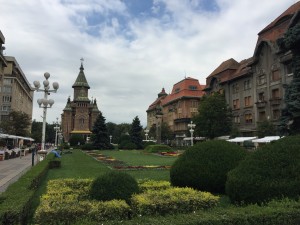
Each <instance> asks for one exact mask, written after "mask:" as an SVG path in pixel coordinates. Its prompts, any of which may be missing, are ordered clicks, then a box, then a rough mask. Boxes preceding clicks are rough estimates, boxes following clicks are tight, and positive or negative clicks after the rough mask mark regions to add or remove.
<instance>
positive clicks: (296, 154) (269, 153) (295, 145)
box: [226, 136, 300, 203]
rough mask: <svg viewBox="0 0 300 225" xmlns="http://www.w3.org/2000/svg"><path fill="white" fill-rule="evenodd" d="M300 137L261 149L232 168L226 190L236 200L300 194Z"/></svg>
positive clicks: (281, 140)
mask: <svg viewBox="0 0 300 225" xmlns="http://www.w3.org/2000/svg"><path fill="white" fill-rule="evenodd" d="M299 187H300V136H291V137H285V138H282V139H280V140H278V141H275V142H273V143H270V144H266V145H264V146H263V147H261V148H259V149H258V150H257V151H255V152H254V153H252V154H251V155H250V156H249V157H247V158H246V160H245V161H243V162H242V163H241V164H240V165H239V166H238V167H237V168H235V169H234V170H232V171H230V173H229V174H228V180H227V183H226V193H227V194H228V196H229V197H230V199H231V201H233V202H246V203H261V202H264V201H268V200H271V199H273V198H281V197H284V196H285V197H290V198H297V197H298V196H299V195H300V188H299Z"/></svg>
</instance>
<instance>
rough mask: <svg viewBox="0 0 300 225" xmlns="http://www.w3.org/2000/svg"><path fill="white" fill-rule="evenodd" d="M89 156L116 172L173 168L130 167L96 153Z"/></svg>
mask: <svg viewBox="0 0 300 225" xmlns="http://www.w3.org/2000/svg"><path fill="white" fill-rule="evenodd" d="M86 153H87V154H88V155H90V156H92V157H93V158H95V159H96V160H98V161H101V162H102V163H104V164H106V165H108V166H110V167H112V168H114V169H116V170H145V169H170V168H171V166H161V165H142V166H130V165H127V164H126V163H125V162H123V161H121V160H117V159H115V158H113V157H110V156H106V155H103V154H101V153H98V152H95V151H87V152H86Z"/></svg>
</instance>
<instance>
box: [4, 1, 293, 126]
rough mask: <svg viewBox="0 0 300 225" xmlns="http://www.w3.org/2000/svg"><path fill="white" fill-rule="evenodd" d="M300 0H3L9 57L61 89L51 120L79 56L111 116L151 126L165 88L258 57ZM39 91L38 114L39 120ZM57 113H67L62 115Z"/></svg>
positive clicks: (62, 102)
mask: <svg viewBox="0 0 300 225" xmlns="http://www.w3.org/2000/svg"><path fill="white" fill-rule="evenodd" d="M295 2H296V1H295V0H276V1H274V0H26V1H25V0H24V1H23V0H9V1H7V0H0V5H1V10H0V12H1V13H0V30H1V31H2V33H3V35H4V36H5V47H6V50H5V51H4V54H5V55H7V56H14V57H15V58H16V59H17V61H18V63H19V65H20V66H21V68H22V70H23V72H24V73H25V75H26V77H27V79H28V81H29V82H30V83H31V84H32V83H33V81H34V80H39V81H40V82H41V83H42V82H43V80H44V76H43V74H44V72H49V73H50V75H51V77H50V79H49V81H50V83H52V82H54V81H57V82H58V83H59V84H60V88H59V90H58V92H57V93H56V94H51V95H50V98H52V99H54V101H55V104H54V105H53V107H52V108H51V109H49V110H48V114H47V122H48V123H52V122H54V121H56V117H59V118H60V116H61V113H62V110H63V108H64V107H65V105H66V102H67V98H68V96H71V99H72V100H73V89H72V85H73V83H74V82H75V79H76V77H77V75H78V73H79V67H80V58H82V57H83V58H84V62H83V64H84V69H85V70H84V72H85V75H86V78H87V80H88V83H89V85H90V87H91V89H90V90H89V97H90V99H92V97H93V99H95V98H96V99H97V103H98V107H99V109H100V110H101V111H102V113H103V115H104V117H105V118H106V122H114V123H117V124H119V123H123V122H125V123H132V120H133V118H134V117H135V116H138V117H139V118H140V120H141V124H142V125H143V126H145V125H146V123H147V121H146V118H147V117H146V116H147V115H146V110H147V108H148V106H149V105H150V104H151V103H152V102H153V101H154V100H155V99H156V98H157V94H158V93H159V92H160V91H161V89H162V88H163V87H164V88H165V89H166V92H167V93H170V92H171V91H172V86H173V84H175V83H177V82H179V81H181V80H182V79H184V77H185V76H186V77H188V76H189V77H193V78H196V79H198V80H199V81H200V83H201V84H205V80H206V77H207V76H208V75H209V74H210V73H211V72H212V71H213V70H214V69H215V68H216V67H217V66H218V65H220V64H221V63H222V62H223V61H225V60H227V59H229V58H234V59H235V60H237V61H241V60H243V59H245V58H249V57H251V56H252V55H253V52H254V48H255V44H256V41H257V33H258V32H259V31H261V30H262V29H263V28H264V27H265V26H267V25H268V24H269V23H271V22H272V21H273V20H274V19H276V17H278V16H279V15H280V14H281V13H282V12H283V11H284V10H286V9H287V8H288V7H289V6H290V5H292V4H294V3H295ZM42 97H43V94H42V93H35V95H34V103H33V119H36V120H37V121H42V118H41V116H42V109H40V108H38V104H37V103H36V100H37V99H38V98H42ZM59 120H60V119H59Z"/></svg>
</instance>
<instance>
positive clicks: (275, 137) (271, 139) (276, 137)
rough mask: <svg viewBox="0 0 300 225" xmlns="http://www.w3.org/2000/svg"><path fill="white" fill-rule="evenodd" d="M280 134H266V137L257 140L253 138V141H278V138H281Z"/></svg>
mask: <svg viewBox="0 0 300 225" xmlns="http://www.w3.org/2000/svg"><path fill="white" fill-rule="evenodd" d="M280 138H281V137H280V136H266V137H264V138H259V139H256V140H253V141H252V142H256V143H269V142H271V141H276V140H278V139H280Z"/></svg>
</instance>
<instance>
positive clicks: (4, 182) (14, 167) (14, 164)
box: [0, 153, 37, 193]
mask: <svg viewBox="0 0 300 225" xmlns="http://www.w3.org/2000/svg"><path fill="white" fill-rule="evenodd" d="M34 161H35V162H34V164H36V163H37V158H36V156H35V157H34ZM31 165H32V155H31V153H29V154H27V155H26V156H22V157H21V158H20V157H17V158H14V159H9V160H3V161H0V193H1V192H4V191H5V190H6V189H7V187H8V186H9V185H10V184H12V183H13V182H15V181H17V180H18V179H19V177H21V176H22V175H23V174H24V173H25V172H26V171H28V170H29V169H30V168H31Z"/></svg>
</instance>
